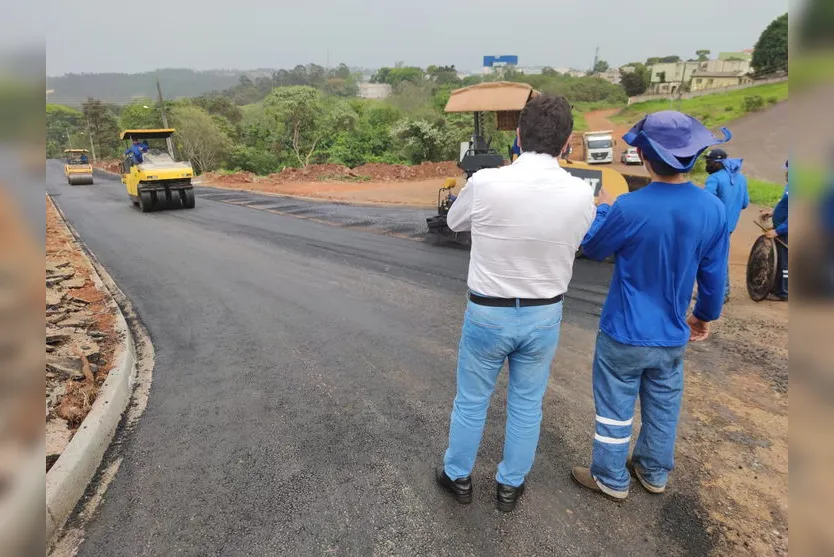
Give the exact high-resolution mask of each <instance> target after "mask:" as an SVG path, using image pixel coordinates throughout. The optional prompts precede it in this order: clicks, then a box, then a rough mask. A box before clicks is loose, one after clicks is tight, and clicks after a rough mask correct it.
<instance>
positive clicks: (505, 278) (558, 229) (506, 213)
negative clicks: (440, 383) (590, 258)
mask: <svg viewBox="0 0 834 557" xmlns="http://www.w3.org/2000/svg"><path fill="white" fill-rule="evenodd" d="M595 215H596V206H595V204H594V192H593V190H592V189H591V187H590V186H589V185H588V184H587V182H585V181H584V180H582V179H581V178H576V177H574V176H571V175H570V174H569V173H568V172H567V171H566V170H564V169H563V168H562V167H560V166H559V162H558V160H557V159H556V158H555V157H552V156H550V155H543V154H538V153H523V154H522V155H521V156H520V157H519V158H518V159H516V161H515V162H514V163H513V164H511V165H509V166H504V167H501V168H488V169H484V170H481V171H479V172H477V173H475V174H474V175H473V176H472V177H471V178H470V179H469V181H468V182H467V183H466V185H465V186H464V187H463V189H462V190H461V192H460V195H458V198H457V199H456V200H455V202H454V203H453V204H452V208H451V209H450V210H449V214H448V216H447V223H448V225H449V228H451V229H452V230H454V231H455V232H461V231H464V230H471V232H472V251H471V254H470V260H469V279H468V284H469V288H470V289H471V290H472V291H474V292H477V293H478V294H483V295H484V296H493V297H498V298H552V297H554V296H558V295H559V294H564V293H565V292H566V291H567V289H568V284H569V283H570V279H571V276H572V275H573V261H574V258H575V256H576V251H577V249H578V248H579V244H580V242H582V239H583V238H584V237H585V234H586V233H587V232H588V230H589V229H590V227H591V223H592V222H593V220H594V216H595Z"/></svg>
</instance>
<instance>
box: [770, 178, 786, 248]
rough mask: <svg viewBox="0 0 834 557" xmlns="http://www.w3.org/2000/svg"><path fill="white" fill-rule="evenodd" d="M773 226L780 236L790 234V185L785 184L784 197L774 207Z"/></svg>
mask: <svg viewBox="0 0 834 557" xmlns="http://www.w3.org/2000/svg"><path fill="white" fill-rule="evenodd" d="M773 226H774V228H776V234H778V235H779V236H786V235H787V234H788V185H785V191H784V193H782V199H780V200H779V202H778V203H777V204H776V206H775V207H774V208H773Z"/></svg>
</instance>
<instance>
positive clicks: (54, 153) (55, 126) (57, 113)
mask: <svg viewBox="0 0 834 557" xmlns="http://www.w3.org/2000/svg"><path fill="white" fill-rule="evenodd" d="M83 119H84V116H83V115H82V114H81V112H79V111H78V110H75V109H74V108H70V107H68V106H63V105H60V104H48V105H46V156H47V157H48V158H58V157H61V156H62V155H63V152H64V149H68V148H85V147H86V148H89V139H87V137H86V135H83V136H82V135H81V132H82V131H83V129H84V127H83V126H82V125H81V124H82V122H83ZM82 138H83V141H82ZM85 143H86V145H85Z"/></svg>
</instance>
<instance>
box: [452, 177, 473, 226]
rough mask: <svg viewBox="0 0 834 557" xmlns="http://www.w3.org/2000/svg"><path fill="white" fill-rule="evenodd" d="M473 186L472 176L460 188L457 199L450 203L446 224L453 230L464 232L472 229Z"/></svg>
mask: <svg viewBox="0 0 834 557" xmlns="http://www.w3.org/2000/svg"><path fill="white" fill-rule="evenodd" d="M474 196H475V193H474V188H473V187H472V178H470V179H469V181H467V182H466V185H465V186H463V189H461V190H460V193H459V194H458V197H457V199H455V202H454V203H452V207H451V208H450V209H449V214H448V215H446V224H447V225H448V226H449V228H450V229H451V230H452V231H453V232H464V231H468V230H471V229H472V205H473V202H474Z"/></svg>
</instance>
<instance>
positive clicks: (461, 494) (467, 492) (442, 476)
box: [434, 466, 472, 505]
mask: <svg viewBox="0 0 834 557" xmlns="http://www.w3.org/2000/svg"><path fill="white" fill-rule="evenodd" d="M434 479H435V480H437V485H439V486H440V487H442V488H443V489H445V490H446V491H448V492H449V493H451V494H452V495H454V497H455V501H457V502H458V503H460V504H461V505H468V504H469V503H471V502H472V478H471V477H470V476H467V477H465V478H460V479H459V480H453V479H452V478H450V477H449V476H447V475H446V471H445V470H444V469H443V467H442V466H438V467H437V468H435V470H434Z"/></svg>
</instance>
